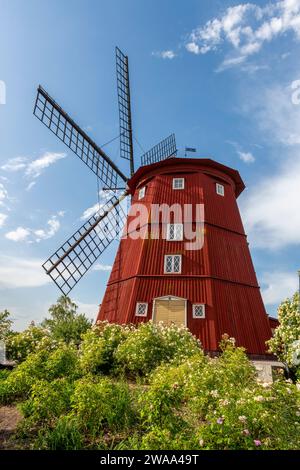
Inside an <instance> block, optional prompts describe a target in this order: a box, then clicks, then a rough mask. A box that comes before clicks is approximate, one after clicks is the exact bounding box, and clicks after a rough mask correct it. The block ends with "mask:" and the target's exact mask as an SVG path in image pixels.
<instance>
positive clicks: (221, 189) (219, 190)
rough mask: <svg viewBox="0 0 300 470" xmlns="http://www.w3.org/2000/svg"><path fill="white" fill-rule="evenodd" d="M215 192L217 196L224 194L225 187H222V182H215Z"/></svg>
mask: <svg viewBox="0 0 300 470" xmlns="http://www.w3.org/2000/svg"><path fill="white" fill-rule="evenodd" d="M216 192H217V194H219V196H224V194H225V188H224V186H223V184H220V183H216Z"/></svg>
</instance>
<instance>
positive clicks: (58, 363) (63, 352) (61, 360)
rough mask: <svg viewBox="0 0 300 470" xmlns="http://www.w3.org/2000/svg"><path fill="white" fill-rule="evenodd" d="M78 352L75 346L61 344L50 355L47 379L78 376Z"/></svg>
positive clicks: (46, 372) (46, 369)
mask: <svg viewBox="0 0 300 470" xmlns="http://www.w3.org/2000/svg"><path fill="white" fill-rule="evenodd" d="M78 375H79V369H78V351H77V349H76V348H75V346H73V345H71V344H70V345H66V344H64V343H62V344H60V345H59V347H58V348H57V349H55V350H54V351H52V352H51V353H50V354H49V357H48V360H47V362H46V364H45V378H46V379H48V380H52V379H54V378H57V377H69V376H74V377H76V376H78Z"/></svg>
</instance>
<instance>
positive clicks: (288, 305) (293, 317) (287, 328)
mask: <svg viewBox="0 0 300 470" xmlns="http://www.w3.org/2000/svg"><path fill="white" fill-rule="evenodd" d="M278 320H279V322H280V325H279V326H278V327H277V328H276V330H275V333H274V336H273V338H271V339H270V340H269V341H268V345H269V349H270V351H271V352H273V353H274V354H276V355H277V357H278V358H279V359H280V360H281V361H283V362H285V363H287V365H288V366H289V367H290V369H292V370H293V371H294V372H295V374H296V376H298V379H299V380H300V312H299V292H296V294H295V295H294V296H293V297H292V298H291V299H286V300H285V301H284V302H282V303H281V304H280V306H279V308H278Z"/></svg>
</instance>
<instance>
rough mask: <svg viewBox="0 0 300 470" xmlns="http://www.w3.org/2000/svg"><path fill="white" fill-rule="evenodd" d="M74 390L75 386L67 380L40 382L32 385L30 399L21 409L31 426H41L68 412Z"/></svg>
mask: <svg viewBox="0 0 300 470" xmlns="http://www.w3.org/2000/svg"><path fill="white" fill-rule="evenodd" d="M73 389H74V387H73V384H72V383H71V382H70V381H69V380H68V379H65V378H63V379H56V380H54V381H53V382H50V383H49V382H47V381H46V380H39V381H38V382H36V383H34V384H33V385H32V387H31V393H30V398H29V399H28V400H27V401H25V402H24V403H22V404H21V406H20V409H21V411H22V413H23V415H24V417H25V418H26V419H27V421H28V422H29V423H30V424H31V425H39V426H41V425H43V424H44V423H46V422H50V421H51V420H53V419H54V418H58V417H59V416H60V415H62V414H63V413H66V412H68V410H69V409H70V399H71V394H72V392H73Z"/></svg>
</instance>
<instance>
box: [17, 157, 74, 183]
mask: <svg viewBox="0 0 300 470" xmlns="http://www.w3.org/2000/svg"><path fill="white" fill-rule="evenodd" d="M66 156H67V154H66V153H55V152H46V153H44V154H43V155H42V156H41V157H39V158H37V159H36V160H33V161H32V162H30V163H29V164H28V165H27V168H26V171H25V175H26V176H30V177H32V178H37V177H39V176H40V175H41V173H42V172H43V170H45V168H48V167H49V166H50V165H53V163H56V162H57V161H58V160H61V159H62V158H65V157H66Z"/></svg>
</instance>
